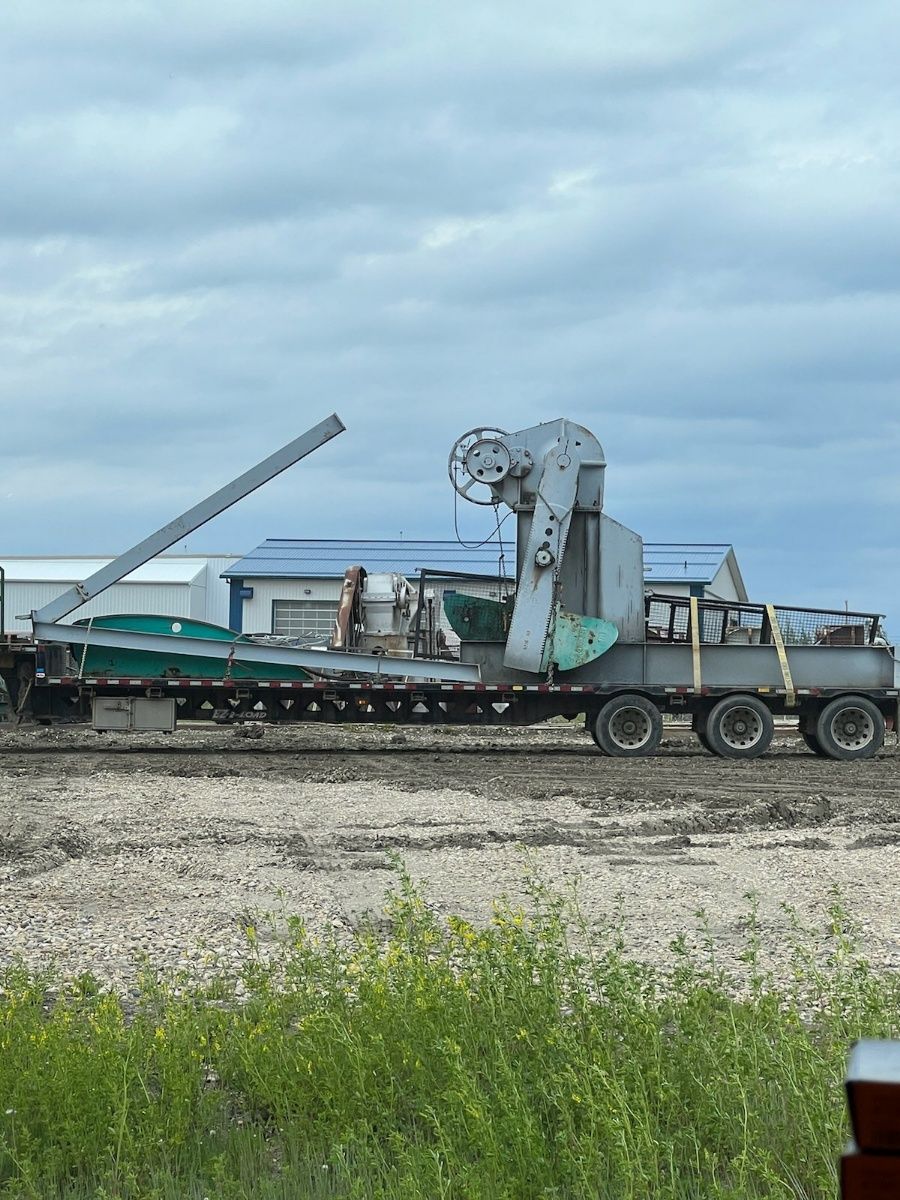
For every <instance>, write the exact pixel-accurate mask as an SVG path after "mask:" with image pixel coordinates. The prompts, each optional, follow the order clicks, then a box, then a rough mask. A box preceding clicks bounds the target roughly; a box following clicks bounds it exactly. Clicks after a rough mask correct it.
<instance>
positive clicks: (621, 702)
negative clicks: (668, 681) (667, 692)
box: [591, 693, 663, 758]
mask: <svg viewBox="0 0 900 1200" xmlns="http://www.w3.org/2000/svg"><path fill="white" fill-rule="evenodd" d="M628 710H632V711H631V715H629V714H628ZM662 728H663V723H662V714H661V713H660V711H659V709H658V708H657V707H656V705H655V704H654V703H653V701H652V700H648V699H647V697H646V696H639V695H637V693H634V694H631V693H625V694H624V695H622V696H615V697H613V699H612V700H608V701H607V702H606V704H604V705H603V707H602V708H601V709H600V711H599V712H598V713H597V716H596V718H595V720H594V727H593V729H592V731H591V732H592V733H593V735H594V741H595V742H596V743H597V746H598V747H599V749H600V750H601V751H602V752H603V753H604V754H607V755H609V757H610V758H644V757H645V756H646V755H648V754H653V753H654V752H655V751H656V749H657V748H658V746H659V743H660V740H661V738H662Z"/></svg>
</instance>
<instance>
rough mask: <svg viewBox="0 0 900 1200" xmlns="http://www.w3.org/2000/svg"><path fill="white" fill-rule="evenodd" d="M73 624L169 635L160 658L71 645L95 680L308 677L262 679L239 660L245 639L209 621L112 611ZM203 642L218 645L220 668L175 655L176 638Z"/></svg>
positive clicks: (272, 670) (299, 672) (269, 673)
mask: <svg viewBox="0 0 900 1200" xmlns="http://www.w3.org/2000/svg"><path fill="white" fill-rule="evenodd" d="M75 624H76V625H81V626H88V625H89V626H90V627H91V628H93V629H121V630H127V631H129V632H132V633H135V632H136V633H156V634H162V635H164V636H168V637H171V639H172V653H171V654H163V653H161V652H157V651H148V650H111V649H110V648H109V647H99V646H91V645H90V644H88V646H87V649H86V650H83V647H81V646H72V647H71V652H72V656H73V658H74V659H75V661H76V662H77V663H78V664H79V666H81V656H82V653H84V665H83V668H82V673H83V674H85V675H98V676H104V675H105V676H112V677H118V676H125V675H130V676H133V677H134V678H141V679H185V678H192V679H209V678H210V677H211V676H213V677H216V678H217V677H218V676H219V675H220V674H221V675H222V677H223V678H224V677H225V676H226V674H227V676H228V678H229V679H259V678H260V677H264V678H266V679H283V680H298V679H309V678H310V675H309V672H308V671H304V670H303V669H302V668H301V667H291V666H266V667H265V668H264V673H263V675H262V676H261V673H260V668H259V666H258V665H256V666H254V665H253V664H246V663H242V662H241V657H240V647H241V643H242V642H243V643H245V644H246V643H248V642H249V641H250V638H248V637H247V636H246V635H244V634H241V633H235V632H234V631H233V630H231V629H226V628H225V627H224V626H222V625H213V624H211V623H210V622H209V621H196V620H194V619H193V618H191V617H162V616H157V615H155V614H149V613H117V614H115V615H113V616H107V617H94V618H93V619H87V618H83V619H82V620H80V621H76V622H75ZM185 637H192V638H204V639H208V640H210V641H218V642H222V643H223V646H222V662H221V669H220V670H219V669H217V668H218V666H219V664H218V663H216V662H215V660H210V659H208V658H199V657H193V656H191V655H189V654H180V653H179V651H178V642H179V639H180V638H185ZM232 646H233V647H234V652H235V653H234V658H233V660H232V662H231V664H230V665H229V663H228V655H229V653H230V651H231V648H232Z"/></svg>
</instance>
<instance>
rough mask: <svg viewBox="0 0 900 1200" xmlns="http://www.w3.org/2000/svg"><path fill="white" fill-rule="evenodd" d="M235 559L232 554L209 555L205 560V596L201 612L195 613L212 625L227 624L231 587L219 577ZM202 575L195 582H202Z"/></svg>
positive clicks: (225, 580)
mask: <svg viewBox="0 0 900 1200" xmlns="http://www.w3.org/2000/svg"><path fill="white" fill-rule="evenodd" d="M236 562H237V559H236V558H235V557H234V555H232V554H229V555H227V556H223V555H221V554H219V555H215V556H212V555H210V556H209V557H208V558H207V560H206V598H205V600H204V609H203V613H202V614H197V615H198V617H199V619H200V620H202V621H211V622H212V623H213V625H225V626H227V625H228V624H229V620H228V618H229V611H230V610H229V605H230V597H231V589H230V587H229V583H228V580H227V579H220V578H219V576H220V575H221V574H222V572H223V571H227V570H228V568H229V567H230V566H232V564H233V563H236ZM202 582H203V579H202V577H201V578H200V579H198V580H197V583H202Z"/></svg>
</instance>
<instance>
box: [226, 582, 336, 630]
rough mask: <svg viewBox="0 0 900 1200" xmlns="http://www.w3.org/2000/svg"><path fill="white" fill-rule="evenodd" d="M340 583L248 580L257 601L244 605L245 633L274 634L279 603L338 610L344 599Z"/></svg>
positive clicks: (248, 585)
mask: <svg viewBox="0 0 900 1200" xmlns="http://www.w3.org/2000/svg"><path fill="white" fill-rule="evenodd" d="M343 582H344V578H343V576H341V578H340V579H245V580H244V585H245V586H246V587H252V588H253V599H252V600H245V601H244V619H243V627H244V628H243V632H244V633H271V632H272V609H273V604H274V602H275V601H276V600H319V601H323V600H325V601H328V602H330V603H332V604H334V605H335V607H337V603H338V601H339V600H340V598H341V584H342V583H343Z"/></svg>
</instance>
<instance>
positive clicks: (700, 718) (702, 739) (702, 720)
mask: <svg viewBox="0 0 900 1200" xmlns="http://www.w3.org/2000/svg"><path fill="white" fill-rule="evenodd" d="M708 720H709V716H708V714H704V713H695V714H694V717H693V719H692V721H691V730H692V732H693V733H694V734H695V735H696V738H697V741H698V742H699V743H700V745H701V746H702V747H703V749H704V750H706V751H707V752H708V753H709V754H712V753H713V748H712V746H710V744H709V739H708V738H707V736H706V722H707V721H708Z"/></svg>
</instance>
